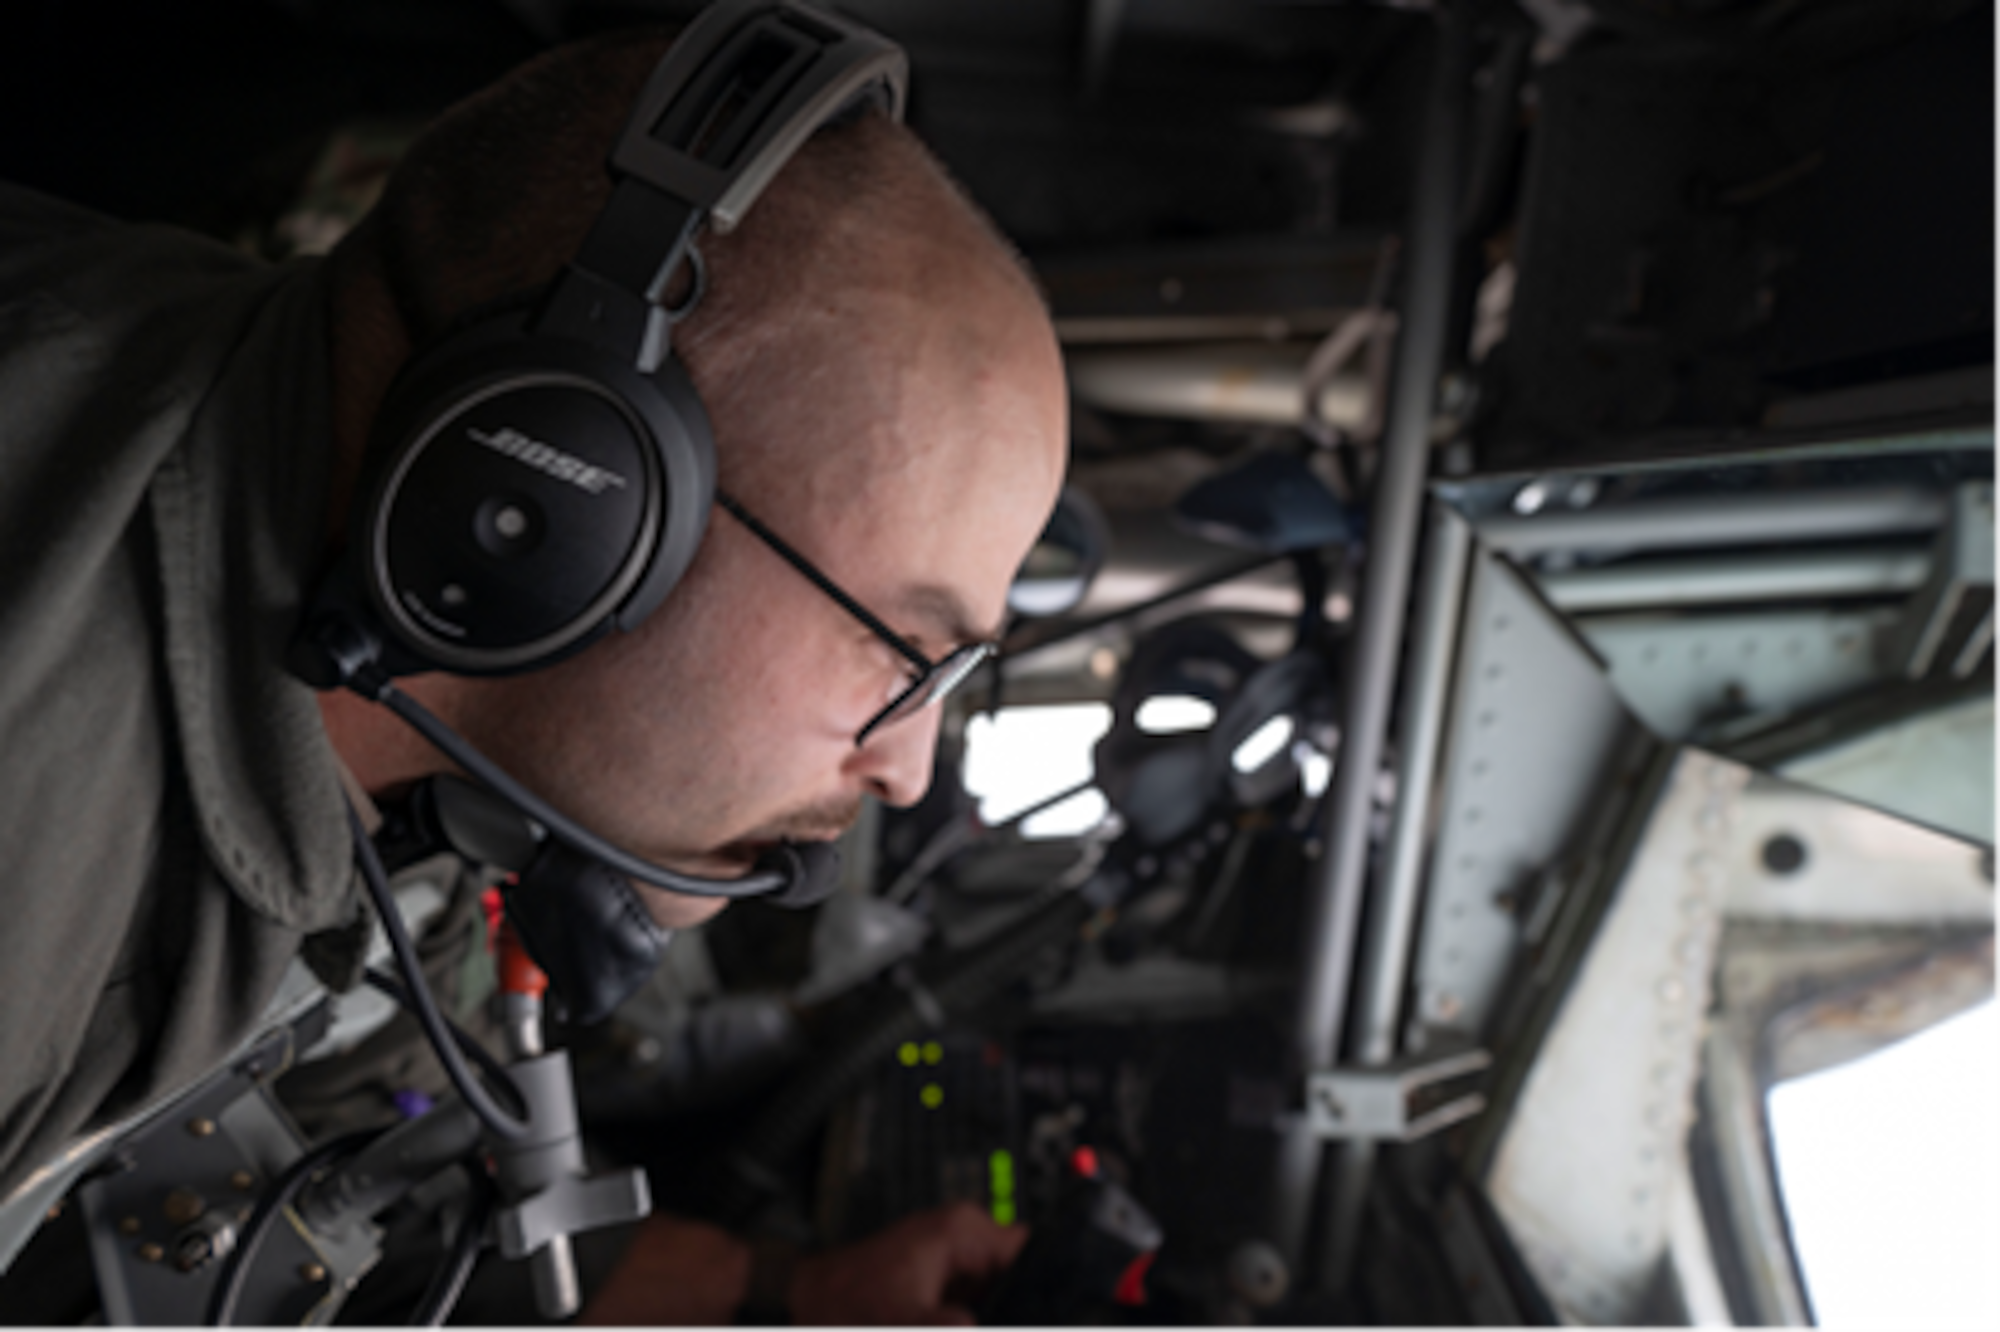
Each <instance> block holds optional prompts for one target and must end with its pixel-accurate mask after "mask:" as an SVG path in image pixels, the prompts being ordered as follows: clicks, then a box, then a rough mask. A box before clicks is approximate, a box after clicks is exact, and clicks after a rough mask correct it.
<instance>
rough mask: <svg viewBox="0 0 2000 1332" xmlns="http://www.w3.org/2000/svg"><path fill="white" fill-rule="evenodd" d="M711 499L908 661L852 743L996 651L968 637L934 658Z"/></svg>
mask: <svg viewBox="0 0 2000 1332" xmlns="http://www.w3.org/2000/svg"><path fill="white" fill-rule="evenodd" d="M715 503H716V505H717V507H719V508H721V509H724V510H726V511H727V512H728V513H729V516H730V517H732V518H734V519H735V520H736V521H737V522H739V523H741V524H743V526H744V527H745V528H746V529H748V530H749V532H750V535H752V536H754V537H756V538H757V539H758V540H759V541H761V542H763V543H764V544H765V545H767V546H769V547H770V548H771V549H772V550H773V551H774V552H776V554H777V555H778V557H779V558H780V559H782V560H784V561H785V563H787V564H789V565H791V566H792V567H793V568H794V569H797V570H798V571H799V572H800V573H802V574H804V575H805V576H806V578H807V580H808V581H810V582H811V583H812V585H813V586H814V587H816V588H818V589H819V590H820V591H822V592H824V593H826V594H827V595H828V596H829V597H832V598H833V599H834V600H835V601H836V602H838V603H840V608H841V609H842V610H844V611H846V612H847V613H848V614H849V615H852V616H853V617H854V618H855V619H857V620H859V621H861V623H862V624H864V625H866V626H867V627H868V632H870V633H872V634H874V635H875V637H877V638H879V639H881V640H882V641H883V642H884V643H886V644H888V645H889V647H890V649H891V650H893V651H894V652H895V653H896V655H897V656H899V657H901V658H902V659H903V660H904V661H905V662H907V663H908V664H909V668H910V670H911V672H912V674H911V677H910V682H909V683H908V684H906V685H904V686H903V688H902V689H900V690H899V691H897V693H896V696H895V697H894V698H891V699H890V700H889V704H888V706H887V707H885V708H883V709H882V710H881V711H880V712H878V713H876V714H875V715H874V716H873V717H871V718H869V719H868V724H867V725H865V726H863V727H862V728H861V729H860V730H859V731H857V732H856V733H855V736H854V743H855V744H856V745H863V744H866V743H867V742H868V737H869V736H871V735H873V734H874V733H875V732H876V731H879V730H880V729H882V728H883V727H884V726H888V725H890V724H891V723H892V722H899V721H902V720H903V719H904V718H905V717H910V716H914V715H915V714H917V713H919V712H922V711H923V710H924V709H925V708H928V707H931V706H933V705H935V704H938V703H941V702H943V701H944V699H945V696H946V695H948V694H950V693H951V691H952V690H954V689H956V688H958V687H959V686H960V685H961V684H964V683H965V679H966V677H967V676H969V675H971V674H972V673H973V672H974V671H975V670H978V669H979V666H980V664H981V663H982V662H984V661H985V660H986V659H987V658H988V657H990V656H992V655H993V654H994V653H995V652H997V651H999V649H1000V645H999V644H998V643H994V642H990V641H989V642H984V643H967V644H966V645H965V646H963V647H960V648H957V649H954V650H953V651H952V652H951V653H949V654H948V655H946V656H945V657H943V658H942V659H940V660H938V661H932V660H931V659H930V658H929V657H926V656H925V655H924V654H923V653H922V652H920V651H918V650H917V648H916V646H915V645H914V644H913V643H911V642H910V641H909V640H908V639H906V638H904V637H903V636H902V635H901V634H898V633H897V632H896V631H895V630H893V629H891V628H890V627H889V626H888V625H886V624H884V623H882V621H881V620H879V619H877V618H876V617H875V614H874V613H873V612H872V611H870V610H869V609H868V608H867V607H866V606H863V605H862V604H861V603H860V602H858V601H856V600H855V599H854V598H853V597H851V596H849V595H847V593H846V592H844V591H843V590H841V588H840V586H839V585H838V584H836V583H835V582H834V581H833V580H832V579H831V578H828V577H827V576H826V575H825V574H823V573H821V572H820V571H819V569H818V567H817V566H815V565H814V564H813V562H812V561H811V560H808V559H807V558H806V557H805V556H803V555H801V554H799V553H798V552H797V551H796V550H793V549H792V548H791V547H790V546H789V545H787V544H785V541H784V539H783V538H781V537H780V536H778V534H777V533H775V532H773V531H772V530H771V529H770V528H768V527H766V526H764V524H763V523H761V522H759V521H758V520H757V519H756V518H755V517H753V516H751V513H750V511H749V510H748V509H745V508H744V507H743V506H742V505H741V504H739V503H737V502H736V500H735V499H734V498H732V497H731V496H729V495H726V494H724V493H723V492H722V491H720V490H718V491H716V492H715Z"/></svg>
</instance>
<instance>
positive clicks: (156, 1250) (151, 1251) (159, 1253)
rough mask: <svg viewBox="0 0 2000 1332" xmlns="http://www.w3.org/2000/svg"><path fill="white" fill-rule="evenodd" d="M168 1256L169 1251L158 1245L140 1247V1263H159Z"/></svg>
mask: <svg viewBox="0 0 2000 1332" xmlns="http://www.w3.org/2000/svg"><path fill="white" fill-rule="evenodd" d="M166 1256H167V1251H166V1250H165V1249H163V1248H161V1247H160V1246H159V1245H157V1244H141V1245H140V1246H139V1261H140V1262H142V1263H157V1262H159V1261H160V1260H161V1259H162V1258H164V1257H166Z"/></svg>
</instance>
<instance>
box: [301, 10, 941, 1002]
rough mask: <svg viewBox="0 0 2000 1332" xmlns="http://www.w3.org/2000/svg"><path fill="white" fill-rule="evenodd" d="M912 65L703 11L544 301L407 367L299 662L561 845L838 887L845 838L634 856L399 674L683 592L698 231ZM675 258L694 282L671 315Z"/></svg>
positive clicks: (740, 889) (735, 14) (633, 871)
mask: <svg viewBox="0 0 2000 1332" xmlns="http://www.w3.org/2000/svg"><path fill="white" fill-rule="evenodd" d="M907 82H908V64H907V61H906V59H905V57H904V55H903V52H902V50H901V49H900V48H899V47H897V46H896V45H894V44H893V43H891V42H889V41H888V40H887V39H885V38H883V37H881V36H879V35H877V34H875V33H873V32H870V31H868V30H866V29H863V28H861V27H858V26H856V25H855V24H853V23H850V22H848V21H847V20H845V19H842V18H839V17H837V16H834V15H831V14H828V13H826V12H824V11H823V10H819V9H815V8H811V7H808V6H806V5H804V4H800V3H796V0H720V2H719V3H716V4H713V5H711V6H710V7H709V8H707V9H706V10H704V11H702V13H701V14H699V15H698V16H697V17H696V18H695V19H694V20H693V22H692V23H690V24H689V26H688V27H687V29H686V30H685V31H684V32H683V33H682V34H681V36H680V38H679V39H678V40H677V41H676V42H675V43H674V45H673V47H672V48H671V49H670V50H669V51H668V52H667V54H666V56H665V58H664V59H662V60H661V62H660V64H659V66H658V67H657V68H656V69H655V70H654V71H653V74H652V77H651V78H650V79H649V80H648V82H647V84H646V87H645V90H644V91H643V92H642V93H641V94H640V96H639V100H638V103H637V105H636V106H635V108H634V110H633V112H632V115H631V118H630V119H629V120H628V121H627V122H626V125H625V128H624V130H623V132H622V133H621V135H620V137H619V141H618V143H617V146H616V147H615V149H614V150H613V152H612V154H611V160H610V164H609V169H610V174H611V177H612V191H611V198H610V200H609V202H608V203H607V204H606V205H605V207H604V210H603V211H602V212H601V213H600V214H599V215H598V217H597V219H596V221H595V222H594V223H593V224H592V225H591V229H590V231H589V233H588V235H587V236H586V237H585V238H584V241H583V244H582V245H581V247H579V249H578V250H577V252H576V255H575V256H574V257H573V258H572V259H571V260H570V261H569V262H568V264H567V265H565V267H564V268H563V270H562V272H561V273H560V274H559V275H558V276H557V277H556V279H555V280H554V281H553V282H552V283H550V285H549V286H548V288H547V289H546V290H544V291H543V292H542V293H541V294H540V295H539V297H538V298H537V299H536V300H535V301H534V302H533V303H532V305H530V306H527V307H525V308H523V307H520V306H516V307H515V308H514V309H512V310H511V311H503V312H501V313H496V314H490V315H487V316H485V317H482V318H478V319H475V320H474V321H472V322H470V323H469V324H467V325H466V326H464V327H462V328H459V329H456V330H453V331H452V332H450V333H449V334H448V335H447V336H445V337H444V338H443V340H441V341H440V342H438V343H437V344H436V345H435V346H432V347H430V348H428V349H426V350H425V351H423V352H422V353H420V354H419V355H418V356H416V357H415V358H413V359H412V360H411V362H410V363H409V364H408V365H407V366H406V367H405V368H404V369H403V371H402V373H401V374H400V375H399V376H398V377H397V379H396V382H395V383H394V384H393V385H392V386H391V388H390V391H389V394H388V397H387V399H386V400H385V402H384V404H383V407H382V409H381V411H380V412H379V413H378V414H377V417H376V421H375V427H374V434H373V437H372V439H371V442H370V457H371V459H372V460H373V463H374V471H373V479H372V482H371V483H370V484H369V485H368V486H367V487H366V488H365V499H364V500H363V501H362V503H360V504H359V505H358V506H357V508H356V511H355V515H354V518H353V521H352V524H351V527H350V532H349V539H348V544H347V549H346V551H345V553H344V554H343V556H342V558H341V559H340V561H339V562H338V564H337V565H336V567H335V568H334V569H333V571H332V572H331V573H330V574H329V575H328V577H327V578H326V579H325V580H323V582H322V585H321V587H320V588H319V589H318V591H317V593H316V595H315V598H314V602H313V605H312V608H311V610H310V611H309V612H308V614H307V616H306V620H305V623H304V626H303V628H302V630H301V632H300V634H299V636H298V638H297V640H296V642H295V643H294V646H293V650H292V652H291V655H290V659H289V665H290V667H291V669H292V671H293V672H294V673H295V674H297V675H298V676H299V677H300V678H302V679H304V680H305V681H306V682H307V683H309V684H311V685H313V686H314V687H315V688H319V689H332V688H341V687H345V688H349V689H353V690H355V691H356V692H359V693H361V694H363V695H364V696H365V697H368V698H371V699H373V700H375V701H376V702H379V703H382V704H384V705H385V706H387V707H389V708H391V709H392V710H393V711H394V712H395V713H396V714H397V715H398V716H400V717H402V718H403V719H404V720H405V721H406V722H408V723H409V724H410V725H412V726H414V727H415V728H416V729H418V730H419V731H420V732H421V733H422V734H423V735H424V736H425V738H427V739H429V740H430V741H431V742H432V743H434V744H436V745H437V746H438V747H439V748H440V749H442V750H443V751H444V752H445V753H446V754H447V755H449V756H450V757H451V758H452V759H453V761H455V762H457V763H458V764H459V765H460V766H461V767H464V768H465V769H466V770H467V771H469V772H470V773H472V774H473V776H475V777H476V778H478V779H479V781H480V782H481V783H483V784H484V785H485V786H486V787H487V788H488V789H490V790H491V791H493V792H494V793H495V794H497V795H498V796H499V797H500V798H501V799H502V800H504V802H505V803H506V804H507V805H510V806H512V807H513V808H514V809H515V810H517V811H519V813H520V814H521V815H523V816H525V817H526V818H527V819H529V820H530V821H531V824H530V826H531V828H532V829H533V832H534V834H535V836H536V838H537V839H538V840H546V841H547V842H548V844H549V850H550V852H551V853H552V855H553V853H554V852H555V851H556V850H557V849H558V848H557V844H566V845H567V846H568V847H569V848H570V849H571V851H573V852H580V853H582V855H583V856H585V857H588V858H589V859H590V860H593V861H596V862H599V864H600V865H602V866H605V867H608V868H609V869H611V870H614V871H616V872H617V874H623V875H630V876H631V877H633V878H636V879H639V880H641V881H643V882H647V883H651V884H653V885H655V886H657V887H661V888H666V889H669V890H671V891H675V892H683V893H692V894H695V895H701V896H720V897H744V896H752V895H760V894H777V895H778V900H780V901H786V902H790V903H793V904H801V903H803V902H806V901H813V900H818V898H820V897H822V896H824V895H825V893H826V892H827V891H829V890H830V889H831V887H832V879H833V865H834V862H833V858H832V854H831V848H829V847H822V846H817V845H813V846H801V847H793V846H785V847H780V848H777V849H776V850H775V851H774V852H773V853H771V855H770V856H769V857H768V863H760V865H759V866H758V868H757V869H756V870H755V871H753V872H752V873H751V874H749V875H747V876H745V877H744V878H741V879H735V880H715V879H707V878H701V877H698V876H693V875H686V874H681V873H679V872H676V871H673V870H669V869H666V868H665V867H663V866H659V865H655V864H652V863H651V862H648V861H645V860H642V859H640V858H638V857H636V856H633V855H630V854H629V853H627V852H625V851H623V850H622V849H620V848H618V847H616V846H614V845H612V844H610V843H608V842H606V841H604V840H603V839H601V838H599V837H597V836H595V835H594V834H592V833H591V832H590V831H589V830H587V829H585V828H582V827H580V826H578V825H576V824H575V823H573V822H571V821H570V820H568V819H566V818H564V817H563V816H562V815H561V814H560V813H558V812H557V811H555V810H554V809H553V808H551V807H550V806H548V805H547V803H546V802H544V801H542V800H541V799H539V798H538V797H537V796H535V795H534V794H533V793H532V792H529V791H527V790H526V789H525V788H523V787H522V786H520V784H519V783H517V782H515V781H514V780H513V779H512V778H510V777H509V776H508V775H507V774H506V773H505V772H503V771H501V770H500V769H499V768H497V767H496V766H495V765H493V764H492V763H491V762H490V761H489V760H487V759H486V758H484V756H482V755H480V754H479V753H478V752H477V751H476V750H474V749H473V748H472V746H471V745H470V744H468V743H467V742H466V741H465V740H464V739H463V738H462V737H460V736H458V735H457V734H455V733H454V732H452V731H451V730H450V729H449V728H447V727H445V726H444V724H443V723H442V722H441V721H439V720H438V719H437V718H436V717H435V716H432V715H431V714H430V713H429V712H427V711H426V710H424V709H423V708H422V707H421V706H420V705H419V704H417V703H416V702H415V700H413V699H411V698H409V697H408V696H407V695H406V694H403V693H402V692H401V691H400V690H398V689H397V688H396V687H395V684H394V678H395V677H396V676H399V675H406V674H411V673H415V672H418V671H428V670H444V671H450V672H453V673H456V674H462V675H505V674H515V673H519V672H525V671H532V670H536V669H538V668H540V667H544V666H549V665H552V664H554V663H555V662H557V661H560V660H562V659H563V658H564V657H566V656H569V655H571V654H573V653H575V652H577V651H580V650H581V649H582V648H584V647H585V646H587V645H588V644H590V643H591V642H593V641H595V640H596V639H598V638H600V637H602V636H604V635H605V634H607V633H609V632H610V631H612V630H613V629H614V628H615V629H618V630H631V629H634V628H636V627H637V626H638V625H639V624H640V623H641V622H642V621H644V619H645V618H646V616H647V615H649V614H650V613H651V612H652V611H653V610H654V609H655V608H656V607H657V606H659V604H660V602H661V601H662V600H664V599H665V597H666V596H667V594H668V593H669V592H671V591H672V590H673V588H674V586H675V584H676V583H678V582H679V581H680V578H681V576H682V575H683V574H684V573H686V571H687V567H688V564H689V563H690V562H691V561H692V560H693V558H694V553H695V549H696V547H697V546H699V545H700V543H701V538H702V533H703V531H704V530H705V529H706V526H707V522H708V513H709V507H710V504H711V502H712V499H713V495H714V490H715V444H714V439H713V436H712V434H711V432H710V428H709V422H708V415H707V412H706V411H705V410H704V408H703V406H702V402H701V397H700V395H699V394H698V393H696V391H695V388H694V385H693V383H692V382H691V381H690V380H689V378H688V376H687V373H686V371H685V370H684V369H683V368H682V366H681V364H680V362H679V361H678V360H676V359H675V358H674V356H673V354H672V340H671V334H672V330H673V325H674V323H675V322H676V321H677V320H678V319H680V318H682V317H684V316H685V315H686V314H687V313H689V312H690V311H691V310H692V309H693V307H694V305H695V304H696V302H698V301H699V300H700V297H701V294H702V291H703V289H704V287H705V281H706V279H705V274H704V271H703V269H702V265H701V256H700V251H699V250H698V249H697V248H696V244H695V242H696V239H697V237H698V235H699V234H700V233H701V231H702V229H703V228H704V227H708V228H710V229H713V230H714V231H717V232H727V231H729V230H731V229H733V228H734V227H735V226H736V225H737V223H739V222H740V221H741V220H742V218H743V215H744V214H745V212H746V211H747V210H748V209H749V208H750V206H751V204H752V203H754V202H755V201H756V199H757V197H758V196H759V195H760V194H761V193H762V192H763V190H764V187H765V186H767V185H768V184H769V183H770V182H771V180H772V178H773V177H774V176H776V175H777V173H778V171H779V169H780V168H782V167H783V166H784V164H785V163H786V162H787V161H788V160H790V158H791V157H792V155H793V154H794V153H795V152H797V151H798V149H799V148H800V146H801V145H803V144H804V143H805V142H806V140H807V139H809V138H810V137H811V136H812V135H813V134H814V133H815V132H816V131H817V130H819V129H821V128H822V127H824V126H826V125H828V124H831V123H834V122H837V121H839V120H841V119H842V118H844V117H847V116H849V115H852V114H854V113H855V112H856V111H858V110H861V109H863V108H865V107H866V106H868V105H870V104H872V105H875V106H879V107H880V108H881V110H882V111H884V112H885V113H887V114H888V115H890V116H891V117H893V118H895V119H898V120H900V119H901V118H902V113H903V104H904V97H905V88H906V85H907ZM683 270H685V271H686V285H687V288H688V294H687V295H686V296H685V297H684V298H682V299H680V300H679V302H678V304H677V305H676V306H675V308H673V309H669V308H667V307H666V305H665V304H664V303H663V302H664V300H665V298H666V293H667V291H668V289H669V286H670V284H672V283H674V281H675V279H676V278H677V276H679V275H681V274H682V273H683ZM570 859H571V860H573V859H574V857H573V856H572V857H570ZM528 877H530V876H528V875H524V881H525V880H526V879H527V878H528ZM595 878H596V879H598V880H610V881H612V883H613V885H614V886H615V881H616V875H606V874H603V873H601V872H600V873H597V874H596V875H595ZM599 886H600V887H602V888H604V891H607V892H613V891H614V888H613V887H606V886H605V885H602V884H600V885H599ZM627 893H628V895H629V890H627ZM614 896H615V892H614ZM565 914H567V913H565ZM614 914H624V915H630V914H631V912H630V911H629V910H626V909H625V908H624V907H623V906H622V905H618V906H616V907H615V908H614ZM639 914H640V915H641V916H643V915H644V913H643V911H640V912H639ZM646 923H647V924H650V921H648V922H646ZM528 942H529V945H530V948H531V951H537V952H538V953H539V952H540V951H542V950H536V949H535V948H534V944H535V940H534V939H533V938H532V937H530V938H529V939H528ZM661 942H663V940H661ZM537 960H540V961H543V965H544V966H545V968H547V967H548V962H547V960H546V959H543V958H541V957H539V956H538V959H537ZM550 970H551V972H552V979H558V980H559V978H556V977H554V975H553V971H554V969H553V968H550ZM566 970H567V968H566ZM559 988H560V983H559Z"/></svg>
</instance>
